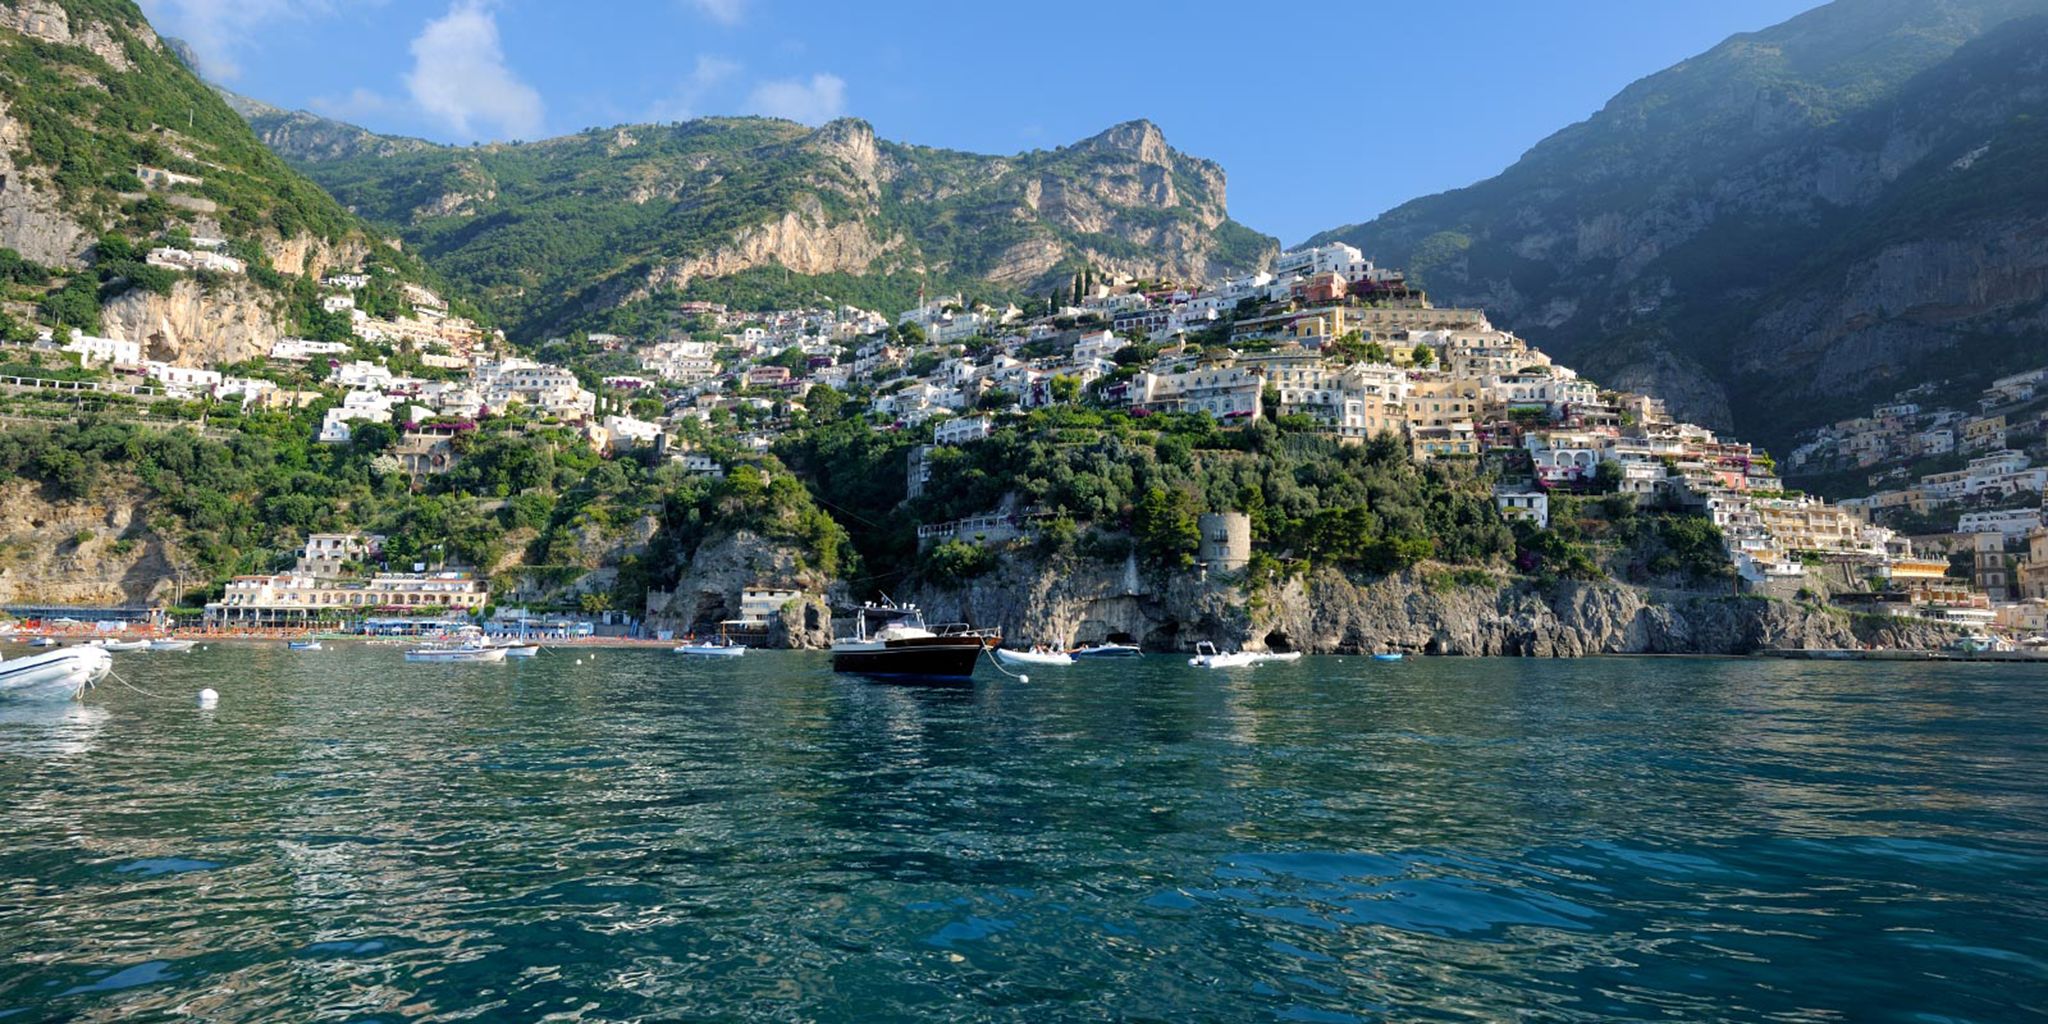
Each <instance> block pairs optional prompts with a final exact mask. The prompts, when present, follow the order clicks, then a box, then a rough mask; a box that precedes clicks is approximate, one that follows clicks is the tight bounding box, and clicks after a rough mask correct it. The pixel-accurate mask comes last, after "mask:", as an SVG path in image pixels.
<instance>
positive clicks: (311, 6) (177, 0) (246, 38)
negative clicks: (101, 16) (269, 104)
mask: <svg viewBox="0 0 2048 1024" xmlns="http://www.w3.org/2000/svg"><path fill="white" fill-rule="evenodd" d="M142 13H143V14H145V15H148V16H149V20H150V23H151V24H153V25H155V26H156V27H157V29H158V30H160V31H161V32H162V33H163V34H164V35H167V36H173V37H175V38H178V39H182V40H184V41H185V42H186V43H187V44H189V45H190V46H191V47H192V52H193V54H194V55H195V56H197V57H198V59H199V70H200V71H201V72H202V73H204V74H205V75H206V76H207V77H209V78H212V79H214V80H215V81H222V82H225V81H231V80H233V79H236V78H239V77H241V74H242V66H241V64H239V63H238V62H237V61H236V59H235V53H236V51H238V50H240V49H242V48H244V47H246V46H248V45H249V44H250V43H253V42H255V41H256V40H257V38H258V37H259V35H260V33H261V31H262V30H263V29H265V28H266V27H267V26H269V25H270V24H271V23H272V22H276V21H280V20H283V19H286V18H310V17H324V16H326V15H330V14H333V13H335V3H334V0H142Z"/></svg>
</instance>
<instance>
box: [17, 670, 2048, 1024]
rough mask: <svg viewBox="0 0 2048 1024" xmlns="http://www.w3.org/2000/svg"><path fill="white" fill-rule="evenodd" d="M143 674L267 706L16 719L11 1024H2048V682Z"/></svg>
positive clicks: (1390, 675)
mask: <svg viewBox="0 0 2048 1024" xmlns="http://www.w3.org/2000/svg"><path fill="white" fill-rule="evenodd" d="M122 671H123V673H124V675H127V676H128V677H129V678H131V679H132V680H133V681H134V682H136V683H137V684H138V685H139V686H142V687H143V688H145V689H149V690H152V691H155V692H167V693H186V692H190V691H193V690H196V689H197V688H198V687H200V686H213V687H215V688H216V689H218V690H220V691H221V693H222V695H223V698H222V702H221V705H220V707H219V708H218V709H216V710H214V711H212V712H210V713H201V712H199V711H198V710H197V709H195V708H193V707H191V706H189V705H187V704H185V703H184V702H183V701H176V702H162V703H158V702H153V701H149V700H146V699H144V698H142V697H140V696H139V695H135V694H132V693H129V692H126V691H117V692H109V691H105V690H102V691H100V692H98V693H95V694H94V695H92V696H91V697H90V698H89V699H88V701H87V703H86V704H85V705H83V706H77V705H74V706H69V707H62V708H57V709H22V708H4V709H0V794H4V796H0V965H4V966H0V1019H9V1020H11V1019H34V1020H42V1019H53V1018H63V1019H108V1018H115V1017H121V1018H156V1017H167V1016H187V1017H197V1018H200V1019H205V1020H209V1021H215V1020H218V1021H245V1020H246V1021H269V1020H279V1019H336V1020H367V1019H377V1020H401V1019H404V1020H467V1019H517V1020H526V1019H543V1018H548V1019H562V1020H584V1021H624V1020H639V1019H651V1018H663V1019H666V1018H673V1017H687V1018H693V1019H694V1018H713V1019H732V1020H742V1019H744V1020H753V1019H767V1020H819V1021H865V1020H877V1019H905V1018H931V1019H945V1020H1017V1021H1047V1020H1100V1019H1105V1018H1114V1019H1126V1020H1167V1019H1172V1020H1187V1021H1212V1020H1213V1021H1243V1020H1261V1019H1264V1020H1283V1021H1310V1022H1321V1021H1381V1020H1403V1021H1408V1020H1500V1019H1509V1018H1514V1019H1539V1020H1559V1021H1581V1020H1584V1021H1590V1020H1613V1019H1652V1018H1654V1019H1659V1020H1687V1021H1766V1020H1768V1021H1821V1020H1951V1021H1986V1022H1988V1021H2000V1020H2011V1019H2018V1018H2024V1017H2030V1016H2032V1017H2038V1016H2041V1015H2042V1014H2043V1013H2044V1012H2048V995H2044V994H2048V927H2044V921H2048V883H2044V881H2043V879H2048V767H2044V766H2048V728H2044V726H2048V689H2044V688H2042V687H2040V686H2039V685H2038V682H2037V681H2036V680H2031V679H2028V678H2025V675H2026V672H2025V670H2019V669H2012V668H2001V667H1997V666H1946V667H1940V668H1938V669H1936V668H1930V667H1927V666H1912V665H1896V666H1894V665H1869V666H1835V665H1796V664H1776V663H1750V662H1737V661H1698V662H1686V661H1668V660H1657V661H1624V660H1610V661H1591V662H1579V663H1547V662H1486V661H1462V662H1449V661H1442V662H1440V661H1434V660H1421V661H1415V662H1408V663H1403V664H1401V665H1399V666H1383V665H1376V664H1374V663H1369V662H1363V663H1362V662H1358V661H1356V660H1355V659H1344V660H1343V661H1342V662H1341V663H1339V662H1334V661H1327V660H1326V661H1320V662H1319V661H1316V660H1313V659H1311V660H1308V661H1304V662H1302V663H1299V664H1297V665H1292V666H1281V667H1277V668H1274V669H1273V670H1272V671H1268V670H1266V669H1261V670H1260V672H1259V673H1257V674H1255V675H1250V676H1245V677H1227V678H1222V679H1218V678H1214V677H1212V676H1210V675H1207V674H1196V673H1194V672H1191V671H1189V670H1187V669H1186V668H1185V666H1184V664H1183V663H1179V662H1178V661H1176V660H1175V659H1165V658H1161V659H1146V660H1144V661H1142V662H1138V663H1135V664H1120V665H1109V666H1083V667H1080V668H1077V669H1075V670H1073V671H1071V672H1067V673H1045V674H1044V675H1045V676H1046V677H1047V678H1043V679H1040V678H1037V677H1036V675H1035V676H1034V682H1033V683H1031V684H1029V685H1028V686H1027V685H1020V684H1016V683H1014V682H1011V681H1008V680H990V681H989V682H986V683H984V684H981V685H980V686H978V687H974V688H962V689H929V688H898V687H885V686H874V685H869V684H864V683H856V682H848V681H842V680H839V679H837V678H835V677H833V676H832V675H831V673H830V672H829V671H828V670H827V669H826V667H825V665H824V663H823V661H822V659H819V658H817V657H814V656H802V655H787V656H776V655H762V656H759V657H757V656H755V655H749V657H748V658H746V659H744V661H743V664H740V665H729V666H707V665H699V664H689V663H683V662H680V661H677V660H675V659H673V658H671V657H667V656H662V655H655V654H632V653H611V652H606V653H605V654H603V655H601V656H600V658H599V659H598V661H597V662H596V664H595V665H594V666H593V665H586V666H582V667H578V666H575V665H573V664H571V663H570V662H569V661H568V660H565V659H559V658H556V659H546V658H543V659H538V660H536V661H535V662H532V663H528V664H522V665H508V666H499V667H491V668H488V669H482V670H474V669H469V668H462V667H446V668H442V667H436V668H433V669H429V670H422V669H420V668H418V667H409V666H406V665H404V664H403V663H402V662H401V661H400V660H399V658H398V655H397V654H396V653H395V652H393V651H391V650H389V649H380V648H358V647H349V646H338V647H337V649H335V650H331V651H328V652H323V654H322V655H321V656H320V657H317V658H316V657H309V656H305V655H293V656H287V655H285V654H284V652H282V651H276V650H263V649H248V648H244V649H240V650H237V649H234V648H231V647H227V646H224V645H217V646H215V647H214V648H213V649H212V650H209V651H204V652H194V653H193V654H192V655H191V656H189V657H181V658H177V659H160V658H159V659H150V658H148V657H146V656H136V657H135V658H134V659H132V660H130V661H128V662H124V664H123V667H122Z"/></svg>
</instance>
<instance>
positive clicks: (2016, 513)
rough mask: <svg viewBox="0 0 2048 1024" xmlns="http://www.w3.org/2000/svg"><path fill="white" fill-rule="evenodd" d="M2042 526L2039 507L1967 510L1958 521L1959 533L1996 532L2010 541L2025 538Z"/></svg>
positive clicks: (1957, 529)
mask: <svg viewBox="0 0 2048 1024" xmlns="http://www.w3.org/2000/svg"><path fill="white" fill-rule="evenodd" d="M2040 528H2041V510H2040V509H2038V508H2018V509H2005V510H2002V511H1997V512H1966V513H1964V514H1963V516H1962V518H1961V519H1960V520H1958V521H1957V523H1956V532H1957V533H1964V534H1978V533H1996V534H1999V535H2001V536H2003V537H2004V538H2005V539H2006V540H2008V541H2015V540H2020V539H2023V538H2025V537H2026V535H2027V534H2028V533H2031V532H2032V531H2034V530H2038V529H2040Z"/></svg>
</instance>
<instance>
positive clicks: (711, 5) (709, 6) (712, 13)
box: [688, 0, 748, 25]
mask: <svg viewBox="0 0 2048 1024" xmlns="http://www.w3.org/2000/svg"><path fill="white" fill-rule="evenodd" d="M688 2H689V5H690V6H691V7H694V8H696V9H697V12H698V13H699V14H702V15H704V16H705V17H707V18H710V19H711V20H712V21H715V22H718V23H719V24H721V25H737V24H739V23H740V19H741V18H744V17H746V15H747V2H748V0H688Z"/></svg>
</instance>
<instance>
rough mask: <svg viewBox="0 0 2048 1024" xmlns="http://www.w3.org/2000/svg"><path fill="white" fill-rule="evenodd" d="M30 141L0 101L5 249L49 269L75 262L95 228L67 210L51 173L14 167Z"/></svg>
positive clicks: (0, 223)
mask: <svg viewBox="0 0 2048 1024" xmlns="http://www.w3.org/2000/svg"><path fill="white" fill-rule="evenodd" d="M27 141H28V133H27V130H26V129H25V128H24V127H23V126H22V124H21V122H19V121H16V120H15V119H14V118H12V117H9V116H8V113H7V103H6V101H5V100H4V99H0V246H4V247H6V248H9V249H13V250H14V251H16V252H18V253H21V254H22V255H23V256H26V257H28V258H29V259H32V260H34V261H36V262H37V263H42V264H45V265H47V266H55V267H61V266H67V265H73V264H76V263H77V262H78V257H79V256H80V255H81V254H82V253H84V252H85V249H86V247H87V246H88V245H90V244H92V238H93V237H94V230H93V229H92V228H89V227H88V226H87V225H85V224H82V223H80V222H79V221H78V220H77V219H74V218H73V217H72V215H71V214H70V213H67V212H66V211H65V209H64V204H63V203H62V201H61V200H60V199H59V197H58V195H57V192H56V189H55V188H54V187H52V186H51V185H50V182H49V174H48V172H47V171H45V170H43V169H42V168H30V167H19V166H16V165H15V162H14V154H15V153H17V152H20V151H21V150H22V149H23V147H24V146H25V145H26V143H27Z"/></svg>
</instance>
